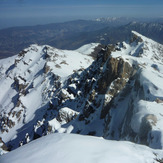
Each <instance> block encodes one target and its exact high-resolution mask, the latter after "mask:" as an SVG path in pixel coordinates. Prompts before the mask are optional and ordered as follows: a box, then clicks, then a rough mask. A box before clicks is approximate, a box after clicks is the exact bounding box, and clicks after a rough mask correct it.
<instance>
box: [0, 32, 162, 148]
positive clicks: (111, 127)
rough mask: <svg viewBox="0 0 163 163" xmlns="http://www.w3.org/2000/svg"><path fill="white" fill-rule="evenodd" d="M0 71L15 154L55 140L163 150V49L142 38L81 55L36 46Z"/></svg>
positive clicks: (4, 123)
mask: <svg viewBox="0 0 163 163" xmlns="http://www.w3.org/2000/svg"><path fill="white" fill-rule="evenodd" d="M0 67H1V68H0V70H1V71H0V89H1V90H3V91H1V94H0V104H1V105H0V129H1V133H0V137H2V141H3V142H4V143H5V144H6V145H7V147H8V148H9V149H10V150H13V149H15V148H17V147H19V146H21V145H23V144H26V143H28V142H30V141H32V140H34V139H37V138H39V137H42V136H44V135H47V134H50V133H77V134H81V135H94V136H99V137H103V138H105V139H109V140H127V141H132V142H134V143H139V144H145V145H148V146H149V147H151V148H154V149H162V148H163V137H162V135H163V118H162V117H163V82H162V81H163V45H161V44H158V43H157V42H154V41H152V40H151V39H148V38H146V37H144V36H142V35H141V34H139V33H137V32H134V31H133V32H132V37H131V38H130V39H129V40H128V41H124V42H121V43H117V44H116V45H108V46H106V47H101V46H100V45H99V44H89V45H85V46H83V47H81V48H79V49H77V50H76V51H66V50H58V49H55V48H52V47H50V46H48V45H46V46H38V45H32V46H30V47H29V48H27V49H25V50H23V51H22V52H20V53H19V54H18V55H17V56H14V57H12V58H8V59H4V60H1V61H0Z"/></svg>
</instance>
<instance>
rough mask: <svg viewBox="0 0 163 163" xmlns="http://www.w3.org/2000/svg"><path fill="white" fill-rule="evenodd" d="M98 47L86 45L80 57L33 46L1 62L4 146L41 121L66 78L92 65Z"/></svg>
mask: <svg viewBox="0 0 163 163" xmlns="http://www.w3.org/2000/svg"><path fill="white" fill-rule="evenodd" d="M98 45H99V44H89V45H86V47H82V53H80V52H78V51H69V50H59V49H56V48H53V47H50V46H48V45H44V46H38V45H35V44H34V45H31V46H30V47H29V48H26V49H24V50H23V51H21V52H20V53H19V54H18V55H17V56H14V57H11V58H7V59H3V60H0V90H1V93H0V117H1V119H0V122H1V123H0V124H1V132H0V137H2V140H3V141H4V142H9V141H10V140H12V139H15V138H16V137H17V135H18V134H19V132H24V134H26V133H28V132H29V131H27V128H28V127H27V126H31V127H32V125H34V124H36V123H37V121H38V120H39V119H42V117H43V116H44V114H45V111H46V109H47V107H49V102H50V101H51V99H52V98H53V96H54V95H55V94H57V91H58V89H60V88H61V87H62V85H63V84H64V82H65V81H66V79H67V78H68V77H69V75H71V74H73V73H74V72H75V71H77V70H79V69H85V68H87V67H88V66H89V65H90V64H91V63H92V62H93V58H92V57H91V56H89V55H90V54H91V52H93V49H94V48H95V47H96V46H98ZM88 49H89V52H88ZM90 49H91V50H90ZM86 54H87V55H86ZM32 121H33V122H32ZM30 122H32V123H31V124H30ZM25 124H29V125H27V126H26V127H24V126H25ZM32 128H33V127H32ZM25 132H26V133H25ZM21 135H22V134H20V136H21ZM27 135H28V134H27Z"/></svg>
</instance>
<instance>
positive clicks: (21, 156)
mask: <svg viewBox="0 0 163 163" xmlns="http://www.w3.org/2000/svg"><path fill="white" fill-rule="evenodd" d="M161 157H163V153H162V151H160V150H152V149H150V148H148V147H146V146H142V145H136V144H133V143H130V142H118V141H109V140H104V139H103V138H97V137H90V136H81V135H74V134H51V135H48V136H45V137H42V138H40V139H37V140H35V141H33V142H31V143H29V144H27V145H24V146H23V147H20V148H18V149H16V150H14V151H12V152H10V153H8V154H5V155H3V156H1V157H0V162H1V163H9V162H10V163H22V162H23V163H29V162H37V163H45V162H48V163H50V162H57V163H77V162H78V163H95V162H96V163H101V162H102V163H108V162H112V163H113V162H114V163H119V162H123V163H131V162H132V163H154V162H157V161H156V160H159V159H160V158H161Z"/></svg>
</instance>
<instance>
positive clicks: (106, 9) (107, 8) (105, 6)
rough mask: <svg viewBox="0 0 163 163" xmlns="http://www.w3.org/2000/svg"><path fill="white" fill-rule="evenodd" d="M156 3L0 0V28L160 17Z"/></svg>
mask: <svg viewBox="0 0 163 163" xmlns="http://www.w3.org/2000/svg"><path fill="white" fill-rule="evenodd" d="M162 8H163V1H162V0H157V1H152V0H148V1H147V0H143V1H142V0H133V1H129V0H124V1H120V0H116V1H114V0H110V1H108V0H101V1H100V2H99V1H98V0H82V1H76V0H69V1H66V0H47V1H45V0H0V22H1V24H0V29H2V28H7V27H14V26H31V25H38V24H48V23H58V22H65V21H71V20H77V19H95V18H99V17H137V18H138V17H147V18H150V17H152V18H153V17H157V18H159V17H162V16H163V10H162Z"/></svg>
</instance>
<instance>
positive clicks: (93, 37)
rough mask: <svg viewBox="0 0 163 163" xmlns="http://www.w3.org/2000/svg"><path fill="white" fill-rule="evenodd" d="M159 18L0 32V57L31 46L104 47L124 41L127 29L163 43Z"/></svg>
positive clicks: (87, 21)
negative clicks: (148, 20) (155, 19)
mask: <svg viewBox="0 0 163 163" xmlns="http://www.w3.org/2000/svg"><path fill="white" fill-rule="evenodd" d="M161 22H163V21H162V19H159V20H157V22H154V21H152V22H151V23H149V22H145V23H143V22H142V21H141V22H140V21H139V20H137V19H133V18H98V19H96V20H77V21H70V22H65V23H55V24H48V25H38V26H28V27H13V28H7V29H3V30H0V58H6V57H9V56H13V55H15V54H17V53H19V52H20V51H21V50H22V49H24V48H26V47H28V46H29V45H31V44H34V43H35V44H39V45H44V44H48V45H51V46H54V47H56V48H61V49H71V50H74V49H77V48H79V47H80V46H82V45H84V44H88V43H92V42H96V43H102V44H106V45H107V44H108V43H116V42H119V41H122V40H126V38H128V37H129V35H130V33H131V30H135V31H137V32H140V33H142V34H143V35H145V36H147V37H149V38H152V39H153V40H155V41H157V42H159V43H163V23H161Z"/></svg>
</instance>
